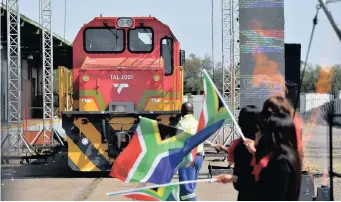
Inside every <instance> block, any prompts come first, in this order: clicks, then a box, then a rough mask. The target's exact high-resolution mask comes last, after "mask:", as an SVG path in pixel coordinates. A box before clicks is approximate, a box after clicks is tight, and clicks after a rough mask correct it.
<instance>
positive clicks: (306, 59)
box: [294, 5, 321, 117]
mask: <svg viewBox="0 0 341 202" xmlns="http://www.w3.org/2000/svg"><path fill="white" fill-rule="evenodd" d="M320 8H321V7H320V5H317V6H316V14H315V17H314V19H313V28H312V31H311V33H310V39H309V45H308V50H307V54H306V57H305V61H304V67H303V71H302V75H301V79H300V84H299V87H298V91H297V95H296V102H295V108H294V117H295V114H296V110H297V105H298V101H299V98H300V94H301V89H302V83H303V78H304V73H305V69H306V67H307V63H308V57H309V53H310V48H311V43H312V41H313V36H314V33H315V28H316V25H317V16H318V13H319V11H320Z"/></svg>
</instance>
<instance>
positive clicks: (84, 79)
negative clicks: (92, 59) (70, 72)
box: [82, 75, 90, 81]
mask: <svg viewBox="0 0 341 202" xmlns="http://www.w3.org/2000/svg"><path fill="white" fill-rule="evenodd" d="M89 78H90V77H89V76H88V75H84V76H83V78H82V79H83V81H89Z"/></svg>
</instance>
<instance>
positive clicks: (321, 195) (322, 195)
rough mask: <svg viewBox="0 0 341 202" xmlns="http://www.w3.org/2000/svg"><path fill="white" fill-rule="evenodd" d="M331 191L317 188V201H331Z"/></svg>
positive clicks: (323, 187) (327, 188)
mask: <svg viewBox="0 0 341 202" xmlns="http://www.w3.org/2000/svg"><path fill="white" fill-rule="evenodd" d="M331 199H332V198H331V190H330V187H327V186H323V185H322V186H321V187H318V188H317V196H316V201H331Z"/></svg>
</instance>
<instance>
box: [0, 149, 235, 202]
mask: <svg viewBox="0 0 341 202" xmlns="http://www.w3.org/2000/svg"><path fill="white" fill-rule="evenodd" d="M35 163H36V164H22V165H20V164H18V162H11V164H10V165H8V164H7V165H2V168H1V169H2V174H7V175H6V176H3V177H4V178H6V179H3V181H2V186H1V200H10V201H13V200H24V201H28V200H38V201H51V200H52V201H55V200H59V201H60V200H62V201H64V200H89V201H94V200H96V201H127V200H128V201H131V199H129V198H125V197H121V196H115V197H109V196H107V195H106V193H107V192H113V191H120V190H125V189H132V188H136V187H137V186H138V185H137V184H127V183H124V182H120V181H118V180H117V179H113V178H110V177H108V173H103V174H97V173H76V172H73V171H71V170H69V168H68V167H67V158H66V154H60V155H59V156H58V157H57V158H56V161H55V162H49V163H47V164H44V163H42V164H38V161H37V162H35ZM214 164H215V165H226V162H214ZM207 165H208V163H207V162H206V163H205V164H204V165H203V168H202V169H201V173H200V176H199V178H207V177H208V169H207ZM12 169H13V180H12V179H11V178H12V176H11V170H12ZM100 178H102V179H100ZM98 179H100V180H99V182H98V183H97V184H95V185H94V181H95V180H98ZM173 181H178V176H175V177H174V180H173ZM196 193H197V196H198V200H201V201H203V200H213V201H221V200H236V198H237V192H236V191H235V190H234V188H233V186H232V184H228V185H223V184H218V183H200V184H198V185H197V191H196Z"/></svg>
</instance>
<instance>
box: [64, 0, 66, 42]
mask: <svg viewBox="0 0 341 202" xmlns="http://www.w3.org/2000/svg"><path fill="white" fill-rule="evenodd" d="M65 33H66V0H64V44H65Z"/></svg>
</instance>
